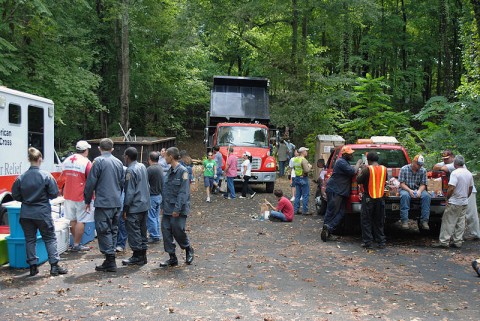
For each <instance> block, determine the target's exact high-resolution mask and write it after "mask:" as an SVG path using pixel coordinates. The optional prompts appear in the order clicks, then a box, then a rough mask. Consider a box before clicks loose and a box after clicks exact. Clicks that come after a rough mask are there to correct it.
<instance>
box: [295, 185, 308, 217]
mask: <svg viewBox="0 0 480 321" xmlns="http://www.w3.org/2000/svg"><path fill="white" fill-rule="evenodd" d="M294 181H295V202H294V203H293V211H294V213H297V212H298V209H299V208H300V197H302V198H303V199H302V202H303V203H302V204H303V210H302V214H307V213H308V197H309V195H310V184H309V182H308V177H303V176H300V177H295V178H294Z"/></svg>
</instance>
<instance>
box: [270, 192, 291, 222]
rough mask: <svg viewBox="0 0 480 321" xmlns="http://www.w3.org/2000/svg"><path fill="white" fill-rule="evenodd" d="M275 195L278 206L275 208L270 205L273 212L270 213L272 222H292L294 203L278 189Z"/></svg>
mask: <svg viewBox="0 0 480 321" xmlns="http://www.w3.org/2000/svg"><path fill="white" fill-rule="evenodd" d="M273 194H274V195H275V196H276V197H277V200H278V204H277V207H273V206H272V204H270V203H268V205H270V207H271V208H272V209H273V211H271V212H270V216H269V219H270V220H272V221H277V220H279V221H281V222H291V221H293V205H292V203H291V202H290V201H289V200H288V199H287V198H286V197H285V196H283V191H282V190H281V189H276V190H274V191H273Z"/></svg>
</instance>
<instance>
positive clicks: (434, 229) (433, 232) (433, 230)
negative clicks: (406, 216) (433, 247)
mask: <svg viewBox="0 0 480 321" xmlns="http://www.w3.org/2000/svg"><path fill="white" fill-rule="evenodd" d="M417 224H418V230H419V231H420V234H421V235H425V236H435V237H437V236H438V235H439V234H440V228H441V227H442V222H435V221H433V222H432V221H430V222H428V227H430V229H429V230H424V229H423V228H422V227H421V226H420V220H418V221H417Z"/></svg>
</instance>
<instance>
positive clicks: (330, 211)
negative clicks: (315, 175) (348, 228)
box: [323, 192, 348, 232]
mask: <svg viewBox="0 0 480 321" xmlns="http://www.w3.org/2000/svg"><path fill="white" fill-rule="evenodd" d="M347 200H348V198H347V197H345V196H342V195H339V194H336V193H333V192H327V211H326V212H325V217H324V218H323V224H324V225H326V226H327V228H328V231H329V232H333V231H335V229H336V228H337V226H338V225H339V224H340V222H341V221H342V219H343V217H344V216H345V204H346V203H347Z"/></svg>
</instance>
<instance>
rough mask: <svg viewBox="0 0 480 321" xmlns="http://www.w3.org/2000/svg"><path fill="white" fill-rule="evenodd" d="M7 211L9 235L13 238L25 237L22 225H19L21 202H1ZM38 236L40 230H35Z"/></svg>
mask: <svg viewBox="0 0 480 321" xmlns="http://www.w3.org/2000/svg"><path fill="white" fill-rule="evenodd" d="M3 206H4V207H6V208H7V212H8V225H9V226H10V237H11V238H14V239H25V234H24V233H23V229H22V226H21V225H20V208H21V206H22V203H20V202H9V203H5V204H3ZM38 236H40V231H37V237H38Z"/></svg>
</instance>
